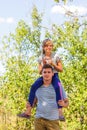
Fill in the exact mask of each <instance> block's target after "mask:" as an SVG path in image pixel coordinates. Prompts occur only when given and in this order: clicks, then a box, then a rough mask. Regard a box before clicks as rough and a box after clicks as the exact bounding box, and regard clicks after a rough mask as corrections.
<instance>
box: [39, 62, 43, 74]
mask: <svg viewBox="0 0 87 130" xmlns="http://www.w3.org/2000/svg"><path fill="white" fill-rule="evenodd" d="M38 70H39V74H41V73H42V65H41V64H39V65H38Z"/></svg>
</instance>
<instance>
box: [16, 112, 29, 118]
mask: <svg viewBox="0 0 87 130" xmlns="http://www.w3.org/2000/svg"><path fill="white" fill-rule="evenodd" d="M17 116H18V117H21V118H26V119H30V117H31V116H30V115H27V114H26V113H21V114H18V115H17Z"/></svg>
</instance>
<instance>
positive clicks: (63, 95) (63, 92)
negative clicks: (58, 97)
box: [61, 86, 67, 99]
mask: <svg viewBox="0 0 87 130" xmlns="http://www.w3.org/2000/svg"><path fill="white" fill-rule="evenodd" d="M61 89H62V97H63V99H65V98H67V94H66V92H65V90H64V87H63V86H61Z"/></svg>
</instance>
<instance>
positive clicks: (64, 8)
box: [51, 5, 87, 16]
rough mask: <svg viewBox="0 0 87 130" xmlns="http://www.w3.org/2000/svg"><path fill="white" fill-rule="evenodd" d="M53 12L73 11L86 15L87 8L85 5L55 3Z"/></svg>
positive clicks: (76, 13)
mask: <svg viewBox="0 0 87 130" xmlns="http://www.w3.org/2000/svg"><path fill="white" fill-rule="evenodd" d="M51 12H52V13H59V14H65V13H67V12H71V13H73V14H75V15H78V16H84V15H87V8H86V7H83V6H75V5H70V6H67V5H64V6H62V5H55V6H53V7H52V10H51Z"/></svg>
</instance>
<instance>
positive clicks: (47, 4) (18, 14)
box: [0, 0, 87, 71]
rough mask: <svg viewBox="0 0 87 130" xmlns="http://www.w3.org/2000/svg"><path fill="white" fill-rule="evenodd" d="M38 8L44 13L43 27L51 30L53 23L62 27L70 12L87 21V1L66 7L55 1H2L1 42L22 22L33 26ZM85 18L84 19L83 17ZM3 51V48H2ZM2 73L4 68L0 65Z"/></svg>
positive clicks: (0, 8)
mask: <svg viewBox="0 0 87 130" xmlns="http://www.w3.org/2000/svg"><path fill="white" fill-rule="evenodd" d="M34 5H35V6H36V7H37V9H38V11H39V13H42V12H43V13H44V16H43V22H42V26H43V27H47V28H48V29H50V28H51V25H52V23H55V24H58V25H61V24H62V23H63V22H64V21H65V20H67V17H65V13H66V12H67V11H68V12H69V11H70V12H71V13H74V14H75V15H76V16H78V17H79V18H80V19H83V18H84V19H86V20H87V0H73V2H68V3H67V4H66V5H63V3H62V2H61V3H55V2H54V0H0V42H1V40H2V37H3V36H4V35H9V33H11V32H12V33H13V32H14V31H15V28H16V27H17V24H18V22H19V21H20V20H24V21H25V22H26V23H28V24H30V25H31V17H30V16H31V12H32V8H33V6H34ZM82 16H84V17H82ZM0 49H1V46H0ZM0 68H1V69H0V71H2V70H3V67H2V65H1V63H0Z"/></svg>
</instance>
